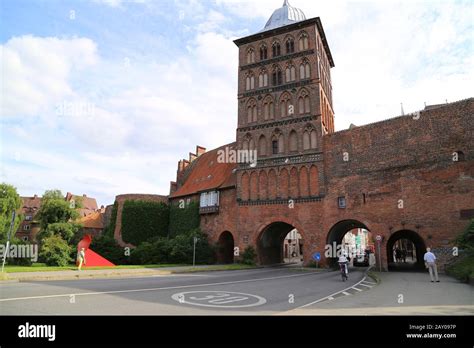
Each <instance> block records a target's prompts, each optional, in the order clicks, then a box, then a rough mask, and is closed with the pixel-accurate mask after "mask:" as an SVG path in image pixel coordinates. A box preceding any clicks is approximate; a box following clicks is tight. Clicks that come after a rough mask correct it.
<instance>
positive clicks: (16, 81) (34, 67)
mask: <svg viewBox="0 0 474 348" xmlns="http://www.w3.org/2000/svg"><path fill="white" fill-rule="evenodd" d="M1 50H2V55H1V58H0V68H1V70H2V73H3V77H2V80H3V81H2V84H1V90H0V93H1V95H2V99H3V100H2V103H1V108H0V114H1V115H2V116H4V117H10V116H16V115H22V116H36V115H38V114H40V113H42V112H45V111H48V107H49V106H51V104H54V103H58V102H60V101H61V100H62V99H64V98H66V97H70V96H72V95H73V91H72V89H71V86H70V84H69V77H70V75H71V73H72V72H73V71H74V70H83V69H84V68H86V67H88V66H91V65H93V64H95V62H96V61H97V53H96V46H95V44H94V42H93V41H92V40H89V39H85V38H73V39H66V40H61V39H58V38H53V37H49V38H39V37H34V36H30V35H28V36H21V37H14V38H11V39H10V40H8V41H7V42H6V43H5V44H4V45H2V46H1ZM49 111H50V110H49Z"/></svg>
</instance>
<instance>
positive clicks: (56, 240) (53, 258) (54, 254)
mask: <svg viewBox="0 0 474 348" xmlns="http://www.w3.org/2000/svg"><path fill="white" fill-rule="evenodd" d="M71 249H72V247H71V246H69V245H68V244H67V242H66V241H65V240H64V239H62V238H61V237H60V236H58V235H52V236H50V237H46V238H45V239H43V242H42V244H41V251H40V253H39V256H40V258H41V259H42V260H43V261H44V262H45V263H46V265H48V266H67V265H68V264H69V263H70V262H71V261H72V259H71V257H70V253H71Z"/></svg>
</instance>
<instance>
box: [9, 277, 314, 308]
mask: <svg viewBox="0 0 474 348" xmlns="http://www.w3.org/2000/svg"><path fill="white" fill-rule="evenodd" d="M314 274H322V273H318V272H314V273H313V272H311V273H309V274H308V273H305V274H292V275H288V276H280V277H268V278H258V279H247V280H236V281H231V282H220V283H207V284H196V285H181V286H170V287H164V288H148V289H132V290H113V291H101V292H82V293H75V294H74V293H72V294H71V293H69V294H57V295H41V296H29V297H13V298H3V299H0V302H9V301H20V300H34V299H42V298H55V297H70V296H71V295H74V296H88V295H109V294H123V293H131V292H144V291H158V290H172V289H185V288H196V287H203V286H214V285H227V284H239V283H251V282H259V281H263V280H273V279H284V278H293V277H304V276H309V275H314Z"/></svg>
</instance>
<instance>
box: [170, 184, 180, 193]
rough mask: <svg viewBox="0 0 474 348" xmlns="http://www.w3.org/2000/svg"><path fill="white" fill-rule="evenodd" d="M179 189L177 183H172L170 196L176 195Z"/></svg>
mask: <svg viewBox="0 0 474 348" xmlns="http://www.w3.org/2000/svg"><path fill="white" fill-rule="evenodd" d="M177 189H178V184H177V183H176V181H170V195H172V194H173V193H175V192H176V190H177Z"/></svg>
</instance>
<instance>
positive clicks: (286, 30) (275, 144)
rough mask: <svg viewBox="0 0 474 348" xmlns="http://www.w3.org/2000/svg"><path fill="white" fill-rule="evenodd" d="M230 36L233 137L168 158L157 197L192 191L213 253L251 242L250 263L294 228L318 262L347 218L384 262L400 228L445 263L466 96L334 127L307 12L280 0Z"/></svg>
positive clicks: (419, 249) (457, 223) (470, 127)
mask: <svg viewBox="0 0 474 348" xmlns="http://www.w3.org/2000/svg"><path fill="white" fill-rule="evenodd" d="M235 44H236V45H237V46H238V48H239V69H238V96H237V98H238V110H237V128H236V142H235V143H232V144H228V145H224V146H222V147H220V148H217V149H214V150H211V151H207V152H206V149H205V148H202V147H197V149H196V152H195V153H190V154H189V159H187V160H181V161H179V163H178V170H177V177H176V181H173V182H171V186H170V195H169V197H168V200H169V203H170V204H179V203H180V202H181V203H182V202H186V201H189V200H195V201H199V202H200V213H201V223H200V224H201V229H202V230H203V231H204V232H205V233H207V234H208V236H209V239H210V240H211V241H212V242H215V243H217V244H218V245H219V249H218V250H219V255H218V259H219V260H220V262H233V261H236V260H238V259H239V258H240V254H241V252H242V251H243V250H245V249H246V248H247V247H249V246H251V247H253V248H255V249H256V251H257V257H258V260H257V261H258V262H259V263H260V264H272V263H281V262H283V261H284V257H285V248H284V245H286V244H288V243H287V242H285V238H287V235H288V233H289V232H290V231H293V230H295V229H296V230H297V233H298V235H299V236H300V238H299V241H301V243H300V242H298V250H302V256H303V261H304V263H306V264H307V263H309V262H311V260H312V255H313V254H314V253H316V252H319V253H320V254H321V256H322V257H321V263H322V264H327V263H329V262H330V260H332V258H333V256H334V255H333V254H331V253H327V251H328V246H331V245H333V244H341V243H342V242H343V238H344V236H345V234H346V233H347V232H349V231H351V230H355V229H363V230H366V231H368V232H367V233H368V234H370V235H371V236H373V237H374V238H373V239H371V240H367V243H368V244H369V245H371V246H372V247H374V249H375V253H376V259H377V262H378V263H380V266H381V267H382V268H384V269H388V268H390V262H391V261H390V260H393V250H394V246H395V244H396V243H397V242H398V241H399V240H401V239H403V240H409V241H410V242H411V243H412V244H413V246H414V248H415V250H413V254H414V255H423V253H424V251H425V250H426V247H428V246H430V247H432V248H433V249H434V250H435V252H436V253H437V255H438V258H439V260H440V266H441V267H442V266H443V264H444V263H446V262H448V259H449V258H450V257H451V256H452V247H453V246H454V245H453V239H454V237H455V236H456V235H457V234H458V233H460V232H461V231H462V230H463V229H464V228H465V226H466V225H467V224H468V222H469V219H471V218H474V134H473V131H474V117H473V116H474V100H473V99H472V98H471V99H467V100H462V101H458V102H454V103H450V104H443V105H436V106H432V107H427V108H425V110H421V111H420V112H418V113H416V114H414V115H407V116H400V117H396V118H392V119H387V120H384V121H381V122H377V123H373V124H369V125H365V126H361V127H352V126H351V127H350V129H348V130H343V131H338V132H335V129H334V108H333V101H332V84H331V73H330V70H331V68H333V67H334V66H335V65H334V60H333V58H332V55H331V51H330V49H329V43H328V42H327V39H326V36H325V33H324V30H323V26H322V23H321V20H320V19H319V18H311V19H306V17H305V16H304V14H303V12H302V11H301V10H299V9H295V8H293V7H291V5H290V4H289V3H288V1H285V2H284V4H283V6H282V7H281V8H279V9H277V10H276V11H275V12H274V13H273V15H272V16H271V18H270V19H269V21H268V22H267V24H266V25H265V27H264V28H263V30H262V31H260V32H258V33H256V34H253V35H250V36H247V37H244V38H241V39H238V40H235ZM232 151H243V152H245V151H256V153H257V160H256V161H250V163H249V162H245V163H236V162H238V161H235V160H234V161H232V160H230V158H232V157H229V156H223V157H222V156H221V155H222V153H223V152H224V154H230V153H232ZM222 158H225V160H222ZM116 232H117V230H116ZM116 236H117V235H116ZM374 243H375V246H374ZM300 244H301V245H300ZM422 264H423V261H422V259H421V257H418V258H417V260H415V266H418V267H422Z"/></svg>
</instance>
